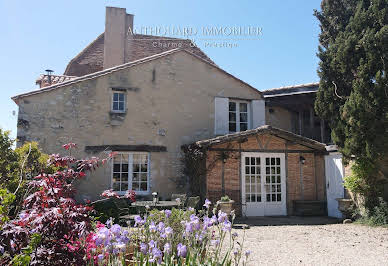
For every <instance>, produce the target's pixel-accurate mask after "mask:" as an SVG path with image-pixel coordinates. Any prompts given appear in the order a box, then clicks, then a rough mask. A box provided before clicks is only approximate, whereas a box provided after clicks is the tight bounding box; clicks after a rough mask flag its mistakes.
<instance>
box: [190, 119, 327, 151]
mask: <svg viewBox="0 0 388 266" xmlns="http://www.w3.org/2000/svg"><path fill="white" fill-rule="evenodd" d="M265 133H268V134H271V135H274V136H276V137H279V138H282V139H286V140H290V141H293V142H296V143H298V144H301V145H304V146H307V147H309V148H311V149H314V150H319V151H322V152H326V148H325V144H323V143H320V142H318V141H315V140H313V139H309V138H306V137H303V136H300V135H297V134H294V133H291V132H289V131H286V130H283V129H280V128H276V127H272V126H269V125H264V126H261V127H258V128H255V129H251V130H246V131H241V132H237V133H233V134H227V135H224V136H219V137H216V138H211V139H207V140H200V141H197V142H195V144H196V145H198V146H200V147H209V146H212V145H216V144H221V143H225V142H230V141H233V140H238V139H242V138H244V137H248V136H253V135H257V134H265Z"/></svg>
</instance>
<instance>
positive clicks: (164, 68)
mask: <svg viewBox="0 0 388 266" xmlns="http://www.w3.org/2000/svg"><path fill="white" fill-rule="evenodd" d="M133 18H134V16H133V15H130V14H127V13H126V10H125V9H123V8H114V7H107V8H106V24H105V31H104V32H103V33H102V34H101V35H100V36H98V37H97V39H96V40H94V41H93V42H92V43H91V44H89V45H88V46H87V47H86V48H85V49H84V50H83V51H81V52H80V53H79V54H78V55H77V56H76V57H75V58H73V59H72V60H71V61H70V62H69V64H68V65H67V67H66V70H65V73H64V75H53V74H51V73H47V74H45V75H41V76H40V77H39V79H38V80H37V84H38V85H39V89H36V90H32V91H30V92H27V93H24V94H20V95H17V96H14V97H12V99H13V100H14V101H15V102H16V103H17V105H18V106H19V114H18V132H17V138H18V145H21V144H22V143H23V142H25V141H37V142H38V143H39V144H40V146H41V148H42V149H43V150H44V151H45V152H46V153H62V152H63V150H62V148H61V146H62V145H63V144H64V143H68V142H70V141H71V142H74V143H77V144H78V148H77V150H76V151H75V153H76V154H75V156H77V157H91V156H100V157H103V156H104V154H107V153H109V152H111V151H115V152H117V155H116V156H115V157H114V159H113V160H112V162H110V164H109V165H108V166H107V167H102V168H100V169H98V170H97V171H96V172H95V173H93V175H92V176H88V177H87V178H86V179H85V180H84V181H82V182H81V183H80V184H78V198H79V200H84V199H89V200H95V199H97V198H99V195H100V194H101V192H102V191H103V190H106V189H110V188H112V189H113V190H115V191H117V192H118V193H125V191H126V190H128V189H132V190H134V191H136V193H137V194H138V195H143V196H148V195H150V194H151V193H152V192H153V191H157V192H158V193H159V196H160V197H161V198H163V199H168V198H169V197H171V194H172V193H178V192H184V191H185V189H187V188H185V187H179V186H177V183H179V182H178V180H181V179H182V175H183V171H182V168H183V166H182V162H181V158H182V156H183V155H182V147H183V146H185V145H188V144H193V143H195V144H197V145H198V146H199V147H202V148H203V149H204V150H205V151H206V154H207V157H206V163H207V164H208V165H209V164H212V165H213V166H214V167H213V168H212V169H210V170H209V171H208V172H207V174H206V176H205V177H204V178H205V180H204V181H203V182H201V184H202V185H203V186H204V189H205V191H206V193H205V194H206V195H205V196H207V197H209V198H211V199H212V200H213V201H214V200H217V199H219V197H220V196H221V195H223V194H227V195H229V196H231V198H232V199H234V200H235V202H236V203H235V207H236V209H237V210H238V211H239V213H240V214H243V215H247V216H261V215H287V214H293V213H297V212H298V211H299V212H303V210H304V209H303V206H302V205H303V204H302V205H301V203H303V202H304V203H308V204H307V205H306V206H310V207H311V208H312V209H314V208H315V209H316V210H317V211H318V212H322V211H324V212H325V211H326V205H325V204H326V203H325V202H326V201H327V200H328V199H327V193H328V192H327V190H326V180H327V178H326V174H325V157H326V156H327V155H328V152H327V149H326V146H325V144H323V143H329V142H330V139H329V136H330V134H329V128H328V127H327V125H325V123H324V121H321V120H320V119H318V118H317V117H316V116H315V115H314V112H313V109H312V103H313V97H314V93H315V92H316V90H317V86H318V85H317V84H307V85H301V86H294V87H284V88H279V89H272V90H267V91H264V92H260V91H259V90H257V89H256V88H254V87H252V86H251V85H249V84H247V83H246V82H244V81H242V80H240V79H239V78H238V77H235V76H233V75H231V74H229V73H227V72H226V71H225V70H223V69H221V68H220V67H219V66H217V64H216V63H214V62H213V61H212V60H211V59H210V58H209V57H208V56H207V55H206V54H205V53H204V52H202V51H201V50H200V49H199V48H198V47H195V46H193V45H192V43H191V42H190V41H189V40H183V39H176V38H166V37H163V38H161V37H158V36H150V35H141V34H133V35H129V34H128V29H129V28H131V29H132V28H133ZM163 42H165V43H169V45H160V43H163ZM171 43H173V44H174V45H170V44H171ZM175 47H179V48H175ZM225 153H228V156H227V157H222V154H225ZM220 156H221V157H220ZM219 158H221V159H219ZM326 172H327V170H326ZM309 204H310V205H309ZM300 206H302V207H300Z"/></svg>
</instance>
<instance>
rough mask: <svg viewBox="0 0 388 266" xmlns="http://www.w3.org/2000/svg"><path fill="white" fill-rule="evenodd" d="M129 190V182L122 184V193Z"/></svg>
mask: <svg viewBox="0 0 388 266" xmlns="http://www.w3.org/2000/svg"><path fill="white" fill-rule="evenodd" d="M126 190H128V182H125V183H121V191H126Z"/></svg>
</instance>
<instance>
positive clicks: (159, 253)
mask: <svg viewBox="0 0 388 266" xmlns="http://www.w3.org/2000/svg"><path fill="white" fill-rule="evenodd" d="M152 255H153V259H154V260H157V261H158V263H161V262H162V257H163V253H162V251H160V250H159V249H158V248H153V249H152Z"/></svg>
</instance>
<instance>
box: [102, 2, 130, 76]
mask: <svg viewBox="0 0 388 266" xmlns="http://www.w3.org/2000/svg"><path fill="white" fill-rule="evenodd" d="M128 28H131V29H133V15H131V14H127V12H126V10H125V8H118V7H106V17H105V34H104V69H106V68H110V67H114V66H117V65H122V64H124V63H125V59H126V55H127V50H128V49H129V47H128V39H127V32H128Z"/></svg>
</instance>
